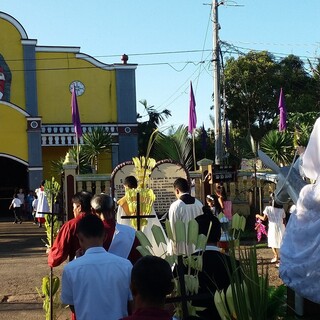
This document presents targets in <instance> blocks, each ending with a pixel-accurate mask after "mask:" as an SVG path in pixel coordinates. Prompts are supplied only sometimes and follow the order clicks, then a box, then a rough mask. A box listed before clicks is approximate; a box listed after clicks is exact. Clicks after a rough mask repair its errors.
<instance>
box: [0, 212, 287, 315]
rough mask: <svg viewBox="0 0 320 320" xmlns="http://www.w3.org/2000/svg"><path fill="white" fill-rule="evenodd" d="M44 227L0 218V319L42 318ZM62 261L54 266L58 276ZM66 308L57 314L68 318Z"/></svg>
mask: <svg viewBox="0 0 320 320" xmlns="http://www.w3.org/2000/svg"><path fill="white" fill-rule="evenodd" d="M45 238H46V235H45V231H44V229H43V228H38V227H37V226H36V225H34V224H32V222H30V221H27V222H23V223H22V224H21V225H20V224H13V223H12V221H11V219H10V218H9V219H0V266H1V267H0V279H1V281H0V301H1V303H0V319H5V320H18V319H19V320H21V319H23V320H43V319H45V315H44V311H43V310H42V299H41V297H39V295H38V293H37V290H36V288H41V281H42V278H43V277H44V276H46V275H48V274H49V273H50V269H49V267H48V265H47V256H46V247H45V246H44V243H43V242H42V240H41V239H45ZM258 257H263V258H265V259H266V261H270V260H271V258H272V253H271V250H270V249H268V248H265V249H259V250H258ZM62 269H63V265H62V266H60V267H57V268H55V269H54V274H55V275H58V276H59V277H60V276H61V272H62ZM269 273H270V284H271V285H276V286H278V285H280V284H281V283H282V282H281V280H280V279H279V276H278V269H277V268H276V267H275V266H274V265H270V268H269ZM69 314H70V313H69V311H68V310H66V311H65V312H64V313H63V315H62V316H61V317H60V318H59V319H61V320H65V319H68V317H69Z"/></svg>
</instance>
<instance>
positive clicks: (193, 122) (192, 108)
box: [188, 81, 197, 134]
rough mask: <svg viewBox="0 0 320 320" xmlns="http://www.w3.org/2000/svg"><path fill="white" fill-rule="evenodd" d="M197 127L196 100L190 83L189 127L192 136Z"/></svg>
mask: <svg viewBox="0 0 320 320" xmlns="http://www.w3.org/2000/svg"><path fill="white" fill-rule="evenodd" d="M196 126H197V114H196V100H195V99H194V94H193V89H192V82H191V81H190V104H189V126H188V131H189V132H190V133H191V134H192V133H193V130H194V129H195V128H196Z"/></svg>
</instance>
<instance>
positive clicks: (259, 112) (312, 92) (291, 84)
mask: <svg viewBox="0 0 320 320" xmlns="http://www.w3.org/2000/svg"><path fill="white" fill-rule="evenodd" d="M319 69H320V67H319ZM313 70H314V72H313V73H309V72H307V71H306V69H305V66H304V63H303V61H302V60H301V59H300V58H299V57H297V56H294V55H289V56H287V57H285V58H283V59H281V60H280V61H276V60H275V58H274V57H273V56H272V55H271V54H270V53H268V52H266V51H264V52H258V53H257V52H249V53H248V54H247V55H245V56H241V57H239V58H238V59H235V58H231V59H229V60H227V63H226V68H225V82H226V86H225V91H226V108H227V115H228V118H229V119H230V120H231V121H232V125H233V128H234V129H236V130H238V131H239V133H240V135H242V136H243V135H245V134H246V132H247V131H248V130H250V132H251V134H252V136H253V137H254V139H255V140H257V141H260V140H261V138H262V137H263V136H264V135H265V134H266V133H267V132H268V131H270V130H274V129H277V127H278V120H279V119H277V121H274V119H276V118H277V115H278V113H279V110H278V101H279V93H280V88H281V87H282V88H283V90H284V94H285V100H286V108H287V112H290V113H293V114H294V113H297V112H299V113H301V114H302V113H306V112H318V110H319V93H320V90H319V87H320V86H319V84H320V81H319V80H318V78H319V75H318V72H317V70H318V66H317V68H314V69H313ZM317 76H318V78H317ZM291 121H292V120H291V118H289V117H288V123H289V122H291Z"/></svg>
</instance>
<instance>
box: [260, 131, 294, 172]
mask: <svg viewBox="0 0 320 320" xmlns="http://www.w3.org/2000/svg"><path fill="white" fill-rule="evenodd" d="M292 144H293V143H292V135H291V134H289V133H287V132H286V131H285V132H278V131H277V130H272V131H269V132H268V133H267V134H266V135H265V136H264V137H263V138H262V140H261V143H260V147H261V150H262V151H264V152H265V153H266V154H267V155H268V156H269V157H270V158H271V159H272V160H273V161H274V162H275V163H277V164H278V165H280V166H286V165H289V164H290V163H291V162H292V160H293V145H292Z"/></svg>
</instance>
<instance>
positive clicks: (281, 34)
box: [0, 0, 320, 129]
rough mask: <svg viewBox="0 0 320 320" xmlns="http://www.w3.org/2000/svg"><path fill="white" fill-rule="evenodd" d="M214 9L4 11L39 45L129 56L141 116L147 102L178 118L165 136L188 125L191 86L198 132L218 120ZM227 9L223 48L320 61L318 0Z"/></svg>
mask: <svg viewBox="0 0 320 320" xmlns="http://www.w3.org/2000/svg"><path fill="white" fill-rule="evenodd" d="M210 2H211V1H206V0H161V1H150V0H148V1H147V0H91V1H84V0H77V1H75V0H69V1H66V0H55V1H49V0H47V1H44V0H28V1H23V0H10V1H8V0H0V10H1V11H3V12H6V13H8V14H10V15H12V16H13V17H14V18H15V19H17V20H18V21H19V22H20V23H21V24H22V25H23V27H24V28H25V30H26V32H27V34H28V36H29V38H30V39H37V40H38V45H49V46H55V45H57V46H58V45H61V46H79V47H81V52H84V53H86V54H89V55H91V56H94V57H96V58H97V59H98V60H100V61H103V62H105V63H119V62H120V56H121V55H122V54H123V53H126V54H128V55H129V63H137V64H138V68H137V70H136V85H137V107H138V112H140V113H142V112H143V109H142V108H141V107H140V103H139V102H138V101H139V100H142V99H146V100H147V101H148V104H149V105H154V106H155V107H156V108H157V109H158V110H162V109H164V108H167V109H169V110H171V112H172V117H171V118H170V119H169V120H168V121H166V123H165V124H164V125H163V126H162V129H165V128H167V127H169V126H170V125H175V126H178V125H180V124H187V123H188V108H189V83H190V80H191V81H192V82H193V88H194V91H195V99H196V103H197V107H196V108H197V109H196V110H197V118H198V121H197V125H198V126H201V125H202V123H203V122H204V124H205V127H206V128H208V127H211V126H212V125H211V122H210V121H209V114H212V115H213V111H211V110H210V106H211V105H212V100H211V95H212V91H213V76H212V66H211V63H210V59H211V51H210V50H211V49H212V23H211V16H210V10H211V7H210V5H209V3H210ZM224 2H225V3H226V4H227V5H221V6H219V22H220V26H221V29H220V31H219V36H220V39H221V40H222V41H225V42H227V43H229V44H231V45H233V46H236V47H239V48H240V51H242V52H248V50H250V49H253V50H268V51H270V52H272V53H274V54H275V56H276V57H279V58H281V57H284V56H287V55H288V54H295V55H298V56H301V57H302V58H303V59H304V61H306V58H307V57H308V58H310V59H311V60H312V61H315V60H314V58H315V57H318V56H320V32H319V31H320V25H319V16H320V1H319V0H304V1H301V0H237V1H224ZM0 32H1V30H0ZM227 57H228V55H225V56H224V58H227ZM201 62H202V63H201ZM68 103H69V102H68ZM80 108H81V106H80ZM287 108H288V110H290V106H287Z"/></svg>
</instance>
